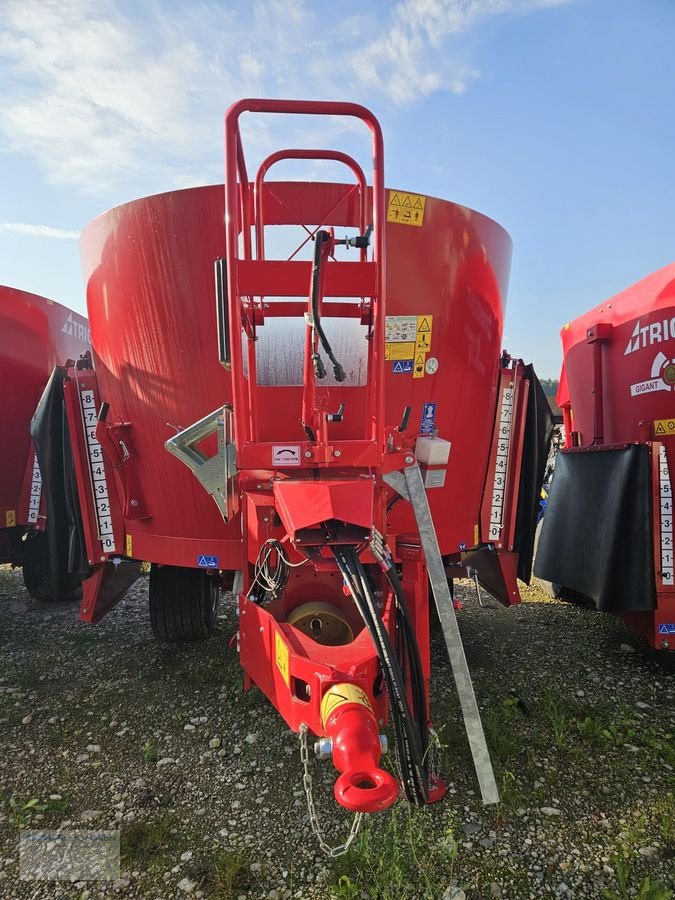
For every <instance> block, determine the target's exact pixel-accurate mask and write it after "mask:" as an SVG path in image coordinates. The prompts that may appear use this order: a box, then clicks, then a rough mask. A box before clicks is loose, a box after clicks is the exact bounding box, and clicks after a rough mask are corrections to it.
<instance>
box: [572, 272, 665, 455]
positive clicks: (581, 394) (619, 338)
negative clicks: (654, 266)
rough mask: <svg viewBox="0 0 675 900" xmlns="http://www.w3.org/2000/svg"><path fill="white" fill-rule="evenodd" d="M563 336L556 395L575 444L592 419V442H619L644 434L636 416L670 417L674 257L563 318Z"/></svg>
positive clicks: (584, 437)
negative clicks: (567, 417)
mask: <svg viewBox="0 0 675 900" xmlns="http://www.w3.org/2000/svg"><path fill="white" fill-rule="evenodd" d="M598 332H599V335H600V336H599V337H598V338H597V339H596V338H595V334H596V333H598ZM561 338H562V344H563V353H564V366H563V369H564V379H563V378H561V393H560V394H559V401H560V405H561V407H563V408H567V409H568V410H569V409H570V408H571V413H572V423H571V424H572V428H573V429H574V431H575V432H577V433H578V443H579V445H580V446H587V445H589V444H592V443H593V439H594V437H595V436H596V434H595V432H596V430H597V426H598V425H600V428H601V432H602V434H601V437H602V440H601V441H596V443H604V444H618V443H622V442H625V441H639V440H643V439H644V438H645V437H647V436H648V434H647V433H646V432H645V431H644V428H643V427H642V426H641V423H646V424H648V425H650V426H651V425H652V423H653V422H655V421H659V420H661V419H670V418H673V417H675V263H674V264H672V265H669V266H666V267H665V268H663V269H660V270H659V271H658V272H654V273H652V274H651V275H649V276H647V278H643V279H642V280H641V281H638V282H637V283H636V284H634V285H632V286H631V287H629V288H627V289H626V290H625V291H622V292H621V293H620V294H617V295H616V296H615V297H610V299H609V300H606V301H604V302H603V303H601V304H600V305H599V306H596V307H595V308H594V309H592V310H590V312H587V313H585V314H584V315H583V316H580V317H579V318H578V319H575V320H574V321H572V322H570V323H569V324H568V325H565V327H564V328H563V330H562V332H561ZM598 362H599V368H596V364H597V363H598ZM594 391H595V392H594ZM598 401H601V416H600V417H601V419H602V421H601V422H598V421H597V420H598V417H599V415H600V411H599V410H598V405H597V404H598ZM656 436H657V437H658V436H659V435H656Z"/></svg>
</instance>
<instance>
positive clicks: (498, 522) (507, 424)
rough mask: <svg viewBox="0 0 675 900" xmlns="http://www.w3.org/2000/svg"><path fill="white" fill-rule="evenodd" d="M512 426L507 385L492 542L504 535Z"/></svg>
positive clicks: (494, 492) (510, 394) (510, 393)
mask: <svg viewBox="0 0 675 900" xmlns="http://www.w3.org/2000/svg"><path fill="white" fill-rule="evenodd" d="M512 424H513V385H512V384H507V385H505V386H504V387H503V388H502V398H501V405H500V407H499V429H498V432H497V456H496V458H495V468H494V480H493V483H492V504H491V505H490V528H489V531H488V535H489V540H491V541H498V540H499V538H500V536H501V533H502V521H503V515H504V493H505V491H506V473H507V471H508V467H509V449H510V446H511V427H512Z"/></svg>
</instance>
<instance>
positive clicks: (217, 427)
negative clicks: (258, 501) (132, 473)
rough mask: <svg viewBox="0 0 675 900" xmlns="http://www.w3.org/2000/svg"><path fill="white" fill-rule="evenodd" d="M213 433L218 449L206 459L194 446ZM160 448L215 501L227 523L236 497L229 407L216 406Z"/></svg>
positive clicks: (231, 416)
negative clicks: (185, 467)
mask: <svg viewBox="0 0 675 900" xmlns="http://www.w3.org/2000/svg"><path fill="white" fill-rule="evenodd" d="M213 434H216V435H217V437H218V450H217V452H216V453H215V455H214V456H207V455H206V454H205V453H204V452H202V450H200V449H199V448H198V447H197V444H199V443H201V441H203V440H204V439H205V438H207V437H210V436H211V435H213ZM164 447H165V448H166V449H167V450H168V451H169V453H171V454H172V455H173V456H175V457H176V459H179V460H180V461H181V462H182V463H184V464H185V465H186V466H187V467H188V469H190V471H191V472H192V473H193V474H194V476H195V477H196V478H197V480H198V481H199V483H200V484H201V485H202V487H203V488H204V490H205V491H206V492H207V493H208V494H210V495H211V496H212V497H213V499H214V500H215V502H216V505H217V507H218V509H219V510H220V513H221V515H222V517H223V519H224V520H225V521H226V522H227V521H229V519H230V518H231V517H232V515H233V514H234V513H235V512H236V510H237V508H238V496H237V493H236V491H235V490H234V489H233V480H234V476H235V475H236V474H237V469H236V465H235V446H234V423H233V414H232V407H231V406H230V405H229V404H226V405H225V406H224V407H219V408H218V409H216V410H214V411H213V412H212V413H209V414H208V416H204V418H203V419H199V421H198V422H195V423H194V424H193V425H190V426H189V427H188V428H184V429H183V431H179V432H178V434H176V435H174V436H173V437H172V438H169V440H168V441H166V443H165V444H164Z"/></svg>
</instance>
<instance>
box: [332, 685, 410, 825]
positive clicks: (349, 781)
mask: <svg viewBox="0 0 675 900" xmlns="http://www.w3.org/2000/svg"><path fill="white" fill-rule="evenodd" d="M321 710H322V719H323V726H324V730H325V733H326V734H325V736H324V737H322V738H321V739H320V740H319V741H317V743H316V744H315V752H316V753H317V755H318V756H319V757H320V758H322V759H327V758H329V757H332V760H333V765H334V766H335V768H336V769H337V770H338V772H340V773H341V774H340V777H339V778H338V780H337V781H336V782H335V787H334V789H333V792H334V794H335V799H336V800H337V802H338V803H339V804H340V805H341V806H344V807H346V809H351V810H354V812H367V813H372V812H379V811H380V810H383V809H388V808H389V807H390V806H391V805H392V804H393V803H395V802H396V798H397V797H398V793H399V785H398V782H397V781H396V779H395V778H394V776H393V775H391V774H390V773H389V772H386V771H385V770H384V769H381V768H380V767H379V762H380V758H381V756H382V753H383V752H386V748H387V739H386V736H385V735H380V733H379V729H378V725H377V721H376V719H375V716H374V715H373V712H372V710H371V708H370V701H369V700H368V697H367V695H366V694H365V692H364V691H362V690H361V689H360V688H358V687H356V686H355V685H351V684H339V685H333V687H331V688H330V689H329V690H328V691H327V693H326V694H325V695H324V698H323V701H322V704H321Z"/></svg>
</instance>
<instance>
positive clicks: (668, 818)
mask: <svg viewBox="0 0 675 900" xmlns="http://www.w3.org/2000/svg"><path fill="white" fill-rule="evenodd" d="M458 593H459V595H460V596H461V597H462V598H463V599H464V603H465V608H464V609H463V610H462V611H461V612H460V613H459V614H458V615H459V620H460V627H461V630H462V633H463V637H464V641H465V646H466V648H467V658H468V661H469V665H470V668H471V671H472V673H473V676H474V682H475V687H476V694H477V697H478V699H479V703H480V705H481V708H482V710H483V716H484V723H485V728H486V733H487V735H488V740H489V743H490V746H491V751H492V755H493V760H494V764H495V769H496V772H497V777H498V780H499V783H500V786H501V792H502V802H501V803H500V805H499V806H498V807H493V808H490V809H488V808H484V807H482V805H481V803H480V799H479V795H478V791H477V787H476V784H475V779H474V776H473V771H472V767H471V763H470V758H469V754H468V748H467V745H466V741H465V738H464V734H463V731H462V728H461V725H460V720H459V713H458V707H457V702H456V699H455V694H454V689H453V686H452V678H451V674H450V672H449V669H448V665H447V662H446V657H445V650H444V647H443V645H442V640H439V638H438V636H436V637H435V640H434V646H433V648H432V655H433V671H434V684H433V692H432V712H433V715H434V720H435V722H436V726H437V728H438V730H439V732H440V736H441V741H442V743H443V745H444V746H443V750H442V754H441V760H440V765H441V770H442V773H443V774H444V776H445V778H446V780H447V782H448V788H449V791H448V796H447V798H446V799H445V800H444V801H443V802H441V803H439V804H436V805H435V806H432V807H427V808H425V809H422V810H410V809H408V808H407V807H406V806H405V805H403V804H399V805H398V806H397V807H396V808H395V809H394V810H393V811H390V812H389V813H386V814H380V815H378V816H374V817H369V819H368V821H367V823H366V824H365V825H364V827H363V829H362V831H361V834H360V835H359V838H358V839H357V841H356V842H355V844H354V845H353V847H352V849H351V850H350V852H349V854H348V855H347V856H345V857H342V858H340V859H338V860H335V861H332V860H329V859H328V858H327V857H325V856H323V855H322V854H321V852H320V851H319V850H318V848H317V846H316V842H315V839H314V837H313V836H312V834H311V831H310V827H309V823H308V818H307V810H306V803H305V798H304V795H303V791H302V782H301V766H300V760H299V755H298V739H297V736H296V735H294V734H293V733H292V732H290V731H289V729H288V728H286V726H285V725H284V723H283V721H282V720H281V718H280V717H279V716H278V715H277V713H276V712H275V711H274V710H273V709H272V707H271V706H270V705H269V704H268V703H267V701H266V700H265V698H264V697H263V696H262V695H261V694H260V692H258V691H257V690H252V691H250V692H248V693H244V692H243V691H242V687H241V672H240V669H239V665H238V661H237V657H236V653H235V652H234V651H232V650H230V649H228V642H229V639H230V637H231V635H232V634H233V632H234V630H235V628H236V625H235V621H236V620H235V618H234V615H233V610H232V608H231V604H229V605H228V604H225V605H224V608H223V610H222V614H221V619H220V624H219V629H218V633H217V635H216V636H215V638H214V639H212V640H211V641H209V642H207V643H206V644H202V645H200V646H187V647H163V646H161V645H159V644H157V643H156V642H155V640H154V639H153V637H152V635H151V632H150V626H149V622H148V614H147V584H146V581H145V580H141V581H140V582H138V583H137V585H136V586H135V587H134V588H133V589H132V590H131V591H130V592H129V594H128V595H127V598H126V599H125V600H124V601H123V602H122V603H121V604H120V605H119V606H118V607H117V608H116V609H115V610H113V612H112V613H111V614H109V615H108V616H107V617H106V618H105V619H104V621H103V622H102V623H101V624H99V625H97V626H88V625H83V624H81V623H79V622H77V605H76V604H75V603H65V604H61V605H50V606H45V605H42V604H38V603H36V602H35V601H32V600H31V599H30V598H29V597H28V596H27V594H26V593H25V591H24V590H23V585H22V581H21V576H20V573H18V572H13V571H11V570H10V569H9V568H7V567H4V568H0V623H1V626H2V628H1V638H0V640H1V641H2V651H1V656H0V725H1V726H2V727H1V728H0V760H1V763H0V897H3V898H12V900H14V898H17V900H19V898H29V897H31V898H51V897H54V898H61V897H64V898H65V897H69V898H70V897H73V898H80V900H87V898H94V897H116V896H121V897H129V898H132V897H133V898H140V897H142V898H146V897H147V898H161V900H165V898H166V900H168V898H175V897H178V898H185V897H190V896H192V897H204V898H213V900H217V898H228V897H235V898H236V897H267V898H270V900H274V898H278V900H281V898H290V897H294V898H317V900H318V898H329V897H335V898H359V897H377V898H380V897H381V898H392V900H394V898H396V900H398V898H405V897H410V898H421V897H425V896H426V897H434V898H435V897H438V898H446V900H449V898H455V900H462V898H465V897H466V898H468V900H478V898H495V897H497V898H498V897H503V898H521V897H523V898H539V897H592V898H603V897H607V898H621V897H631V896H640V897H641V898H642V900H664V898H667V897H669V896H670V893H669V892H668V890H667V888H672V887H673V886H674V885H673V874H674V872H675V804H674V801H673V796H674V788H675V742H674V737H673V732H674V730H675V702H674V700H675V684H674V680H675V679H673V671H674V669H675V655H673V654H670V655H669V654H665V653H661V654H657V653H655V652H653V651H650V650H649V649H648V648H647V647H646V646H645V645H644V644H643V643H642V642H641V641H639V640H638V639H637V638H635V637H634V636H632V635H631V634H630V633H629V632H628V631H627V630H626V629H625V628H624V627H623V625H622V623H621V622H620V621H618V620H616V619H613V618H611V617H609V616H600V615H598V614H595V613H592V612H589V611H586V610H582V609H578V608H576V607H573V606H570V605H567V604H564V603H560V602H557V601H550V600H547V599H546V598H544V597H543V595H542V594H540V593H539V592H537V591H536V590H535V589H528V590H526V591H525V594H526V596H525V602H524V603H523V605H522V606H521V607H519V608H514V609H510V610H504V609H502V608H497V609H481V608H480V607H479V606H478V605H477V603H476V602H475V599H474V596H473V591H472V589H471V588H470V586H469V585H466V584H465V585H460V586H459V587H458ZM314 774H315V787H316V795H317V805H318V806H319V809H320V810H321V811H322V812H323V819H324V825H325V830H326V832H327V835H328V838H329V840H330V841H332V842H334V843H339V841H340V840H341V839H342V838H344V836H345V835H346V832H347V829H348V827H349V819H348V817H347V816H346V815H345V814H344V810H340V809H339V808H337V807H336V805H335V804H334V801H333V800H332V795H331V785H332V782H333V779H334V775H333V773H332V770H331V766H330V764H329V763H316V767H315V770H314ZM21 828H30V829H55V828H62V829H92V828H100V829H115V830H119V831H120V837H121V847H122V864H121V877H120V878H119V879H118V880H117V881H115V882H87V883H84V882H82V883H78V884H68V883H56V882H49V883H47V882H35V881H22V880H20V878H19V868H18V834H19V829H21ZM639 892H641V893H639Z"/></svg>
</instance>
